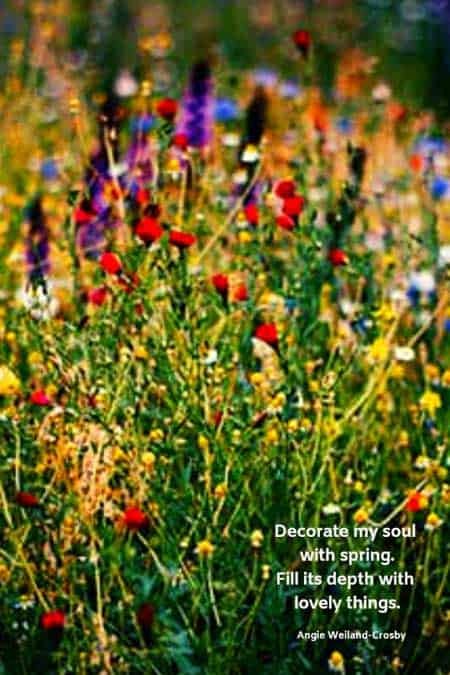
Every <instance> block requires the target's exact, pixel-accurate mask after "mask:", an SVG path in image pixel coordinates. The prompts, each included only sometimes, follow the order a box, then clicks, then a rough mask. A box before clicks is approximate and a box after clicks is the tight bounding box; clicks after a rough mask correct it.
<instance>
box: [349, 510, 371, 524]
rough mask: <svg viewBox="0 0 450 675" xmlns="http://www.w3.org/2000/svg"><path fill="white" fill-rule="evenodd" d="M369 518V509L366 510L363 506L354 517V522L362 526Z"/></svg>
mask: <svg viewBox="0 0 450 675" xmlns="http://www.w3.org/2000/svg"><path fill="white" fill-rule="evenodd" d="M368 518H369V514H368V513H367V509H365V508H364V507H363V506H361V508H359V509H358V510H357V511H356V512H355V513H354V515H353V520H354V521H355V523H357V524H358V525H361V524H362V523H366V522H367V520H368Z"/></svg>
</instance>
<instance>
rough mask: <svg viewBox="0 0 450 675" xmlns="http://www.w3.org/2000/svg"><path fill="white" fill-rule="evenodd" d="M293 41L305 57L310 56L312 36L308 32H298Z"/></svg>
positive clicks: (293, 36)
mask: <svg viewBox="0 0 450 675" xmlns="http://www.w3.org/2000/svg"><path fill="white" fill-rule="evenodd" d="M292 39H293V41H294V44H295V46H296V47H297V49H298V50H299V51H300V52H301V53H302V54H303V56H305V57H306V56H308V53H309V50H310V47H311V34H310V33H309V32H308V31H307V30H296V31H295V33H294V34H293V35H292Z"/></svg>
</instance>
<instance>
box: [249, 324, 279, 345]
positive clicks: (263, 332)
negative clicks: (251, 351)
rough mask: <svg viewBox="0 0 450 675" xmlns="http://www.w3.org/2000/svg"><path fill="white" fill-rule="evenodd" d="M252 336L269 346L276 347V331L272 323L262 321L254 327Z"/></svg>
mask: <svg viewBox="0 0 450 675" xmlns="http://www.w3.org/2000/svg"><path fill="white" fill-rule="evenodd" d="M254 336H255V337H256V338H258V339H259V340H262V341H263V342H265V343H266V344H268V345H270V346H271V347H274V348H276V347H278V331H277V327H276V326H275V324H274V323H262V324H260V325H259V326H257V327H256V329H255V332H254Z"/></svg>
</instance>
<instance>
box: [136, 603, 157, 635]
mask: <svg viewBox="0 0 450 675" xmlns="http://www.w3.org/2000/svg"><path fill="white" fill-rule="evenodd" d="M136 619H137V622H138V624H139V626H140V627H141V629H146V628H147V629H148V628H151V627H152V624H153V621H154V619H155V608H154V607H153V605H151V604H150V603H149V602H143V603H142V605H141V606H140V607H139V608H138V610H137V612H136Z"/></svg>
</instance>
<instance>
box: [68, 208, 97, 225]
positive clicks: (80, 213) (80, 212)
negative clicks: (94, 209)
mask: <svg viewBox="0 0 450 675" xmlns="http://www.w3.org/2000/svg"><path fill="white" fill-rule="evenodd" d="M73 217H74V220H75V222H76V224H77V225H84V224H86V223H89V222H90V221H91V220H92V218H95V213H91V212H90V211H85V209H82V208H81V206H79V207H78V208H76V209H75V211H74V214H73Z"/></svg>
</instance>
